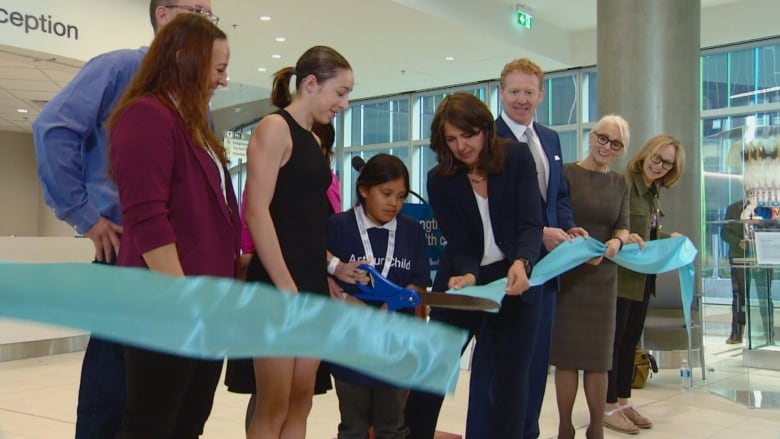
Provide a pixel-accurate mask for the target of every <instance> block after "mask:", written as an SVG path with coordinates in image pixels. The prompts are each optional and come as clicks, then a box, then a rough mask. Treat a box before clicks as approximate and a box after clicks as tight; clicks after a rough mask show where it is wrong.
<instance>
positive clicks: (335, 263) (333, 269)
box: [328, 256, 341, 276]
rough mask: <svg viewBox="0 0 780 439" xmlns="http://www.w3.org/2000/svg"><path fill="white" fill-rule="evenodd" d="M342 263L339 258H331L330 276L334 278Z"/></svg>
mask: <svg viewBox="0 0 780 439" xmlns="http://www.w3.org/2000/svg"><path fill="white" fill-rule="evenodd" d="M339 263H341V259H339V258H338V256H334V257H332V258H330V262H328V274H329V275H331V276H333V275H334V274H336V267H337V266H338V265H339Z"/></svg>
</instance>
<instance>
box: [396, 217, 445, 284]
mask: <svg viewBox="0 0 780 439" xmlns="http://www.w3.org/2000/svg"><path fill="white" fill-rule="evenodd" d="M401 213H402V214H404V215H408V216H410V217H412V218H414V219H416V220H417V221H418V222H419V223H420V226H422V228H423V231H425V239H426V241H428V262H429V263H430V264H431V271H438V270H439V261H441V255H442V253H443V252H444V246H445V245H446V244H447V241H446V240H445V239H444V236H442V234H441V230H440V229H439V222H438V221H436V218H434V216H433V209H432V208H431V205H430V204H411V203H404V207H403V208H402V209H401Z"/></svg>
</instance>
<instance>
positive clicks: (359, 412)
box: [328, 154, 431, 439]
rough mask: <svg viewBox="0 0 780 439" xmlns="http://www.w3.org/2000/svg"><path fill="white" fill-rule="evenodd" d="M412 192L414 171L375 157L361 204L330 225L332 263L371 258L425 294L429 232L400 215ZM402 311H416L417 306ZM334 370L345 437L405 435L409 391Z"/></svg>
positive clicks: (361, 186) (350, 289)
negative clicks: (370, 433)
mask: <svg viewBox="0 0 780 439" xmlns="http://www.w3.org/2000/svg"><path fill="white" fill-rule="evenodd" d="M408 193H409V172H408V171H407V169H406V167H405V166H404V164H403V162H401V160H399V159H398V158H396V157H393V156H391V155H387V154H378V155H376V156H374V157H373V158H371V160H369V161H368V162H367V163H366V165H365V166H364V167H363V169H362V170H361V172H360V176H359V177H358V179H357V197H358V204H357V205H356V206H355V207H354V208H352V209H350V210H348V211H346V212H344V213H340V214H338V215H334V216H333V217H331V219H330V221H329V223H328V250H329V251H330V253H332V254H333V262H331V266H333V267H335V266H336V265H337V264H339V263H340V262H342V261H343V262H346V263H349V262H354V261H359V260H367V261H371V262H372V263H373V265H374V267H376V269H377V271H379V272H380V273H381V274H382V275H383V276H385V277H386V278H388V279H389V280H391V281H392V282H394V283H396V284H398V285H401V286H405V287H407V288H411V289H414V290H417V291H418V292H419V293H420V294H425V292H426V288H427V287H428V286H429V285H430V284H431V280H430V266H429V264H428V247H427V241H426V239H425V233H424V232H423V229H422V227H420V224H419V223H418V222H417V221H416V220H414V219H413V218H410V217H408V216H405V215H400V214H399V213H400V212H401V207H402V206H403V202H404V199H406V195H407V194H408ZM331 271H333V270H332V269H331ZM338 284H339V286H341V288H343V289H344V292H345V293H347V294H351V293H356V292H357V291H358V290H357V288H356V287H355V285H351V284H348V283H345V282H342V281H340V280H338ZM354 300H357V299H354ZM369 305H372V306H381V303H369ZM402 312H406V313H409V314H413V313H414V309H413V308H409V309H407V310H403V311H402ZM331 372H332V373H333V376H334V377H335V379H336V394H337V395H338V398H339V411H340V412H341V423H340V424H339V429H338V430H339V434H338V437H339V438H340V439H349V438H361V439H362V438H365V437H366V435H367V433H368V430H369V428H370V427H371V426H372V425H373V426H374V435H375V437H376V438H377V439H395V438H402V437H406V433H405V432H404V429H405V427H404V424H405V423H404V419H403V407H404V402H405V401H406V395H407V390H406V389H400V388H397V387H394V386H392V385H390V384H387V383H384V382H382V381H379V380H376V379H373V378H370V377H368V376H366V375H363V374H360V373H358V372H355V371H353V370H351V369H349V368H346V367H342V366H338V365H331Z"/></svg>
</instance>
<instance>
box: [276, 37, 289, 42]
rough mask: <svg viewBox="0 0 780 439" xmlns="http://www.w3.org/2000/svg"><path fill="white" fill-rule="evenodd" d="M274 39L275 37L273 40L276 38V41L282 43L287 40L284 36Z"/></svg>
mask: <svg viewBox="0 0 780 439" xmlns="http://www.w3.org/2000/svg"><path fill="white" fill-rule="evenodd" d="M274 39H275V40H276V41H277V42H278V43H284V42H285V41H287V38H285V37H276V38H274Z"/></svg>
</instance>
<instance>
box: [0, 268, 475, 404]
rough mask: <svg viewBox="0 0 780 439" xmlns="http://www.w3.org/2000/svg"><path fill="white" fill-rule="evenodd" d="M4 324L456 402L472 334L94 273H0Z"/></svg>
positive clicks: (254, 290)
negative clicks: (25, 323)
mask: <svg viewBox="0 0 780 439" xmlns="http://www.w3.org/2000/svg"><path fill="white" fill-rule="evenodd" d="M0 315H2V316H5V317H12V318H18V319H26V320H34V321H38V322H44V323H50V324H56V325H63V326H68V327H72V328H79V329H83V330H87V331H90V332H92V333H94V334H96V335H99V336H100V337H102V338H106V339H111V340H115V341H118V342H120V343H125V344H131V345H136V346H140V347H144V348H148V349H153V350H157V351H162V352H168V353H173V354H179V355H186V356H191V357H198V358H214V359H219V358H224V357H231V358H249V357H309V358H321V359H324V360H327V361H331V362H334V363H339V364H343V365H345V366H349V367H351V368H353V369H357V370H359V371H361V372H363V373H365V374H368V375H371V376H374V377H377V378H381V379H383V380H385V381H388V382H391V383H394V384H396V385H399V386H403V387H414V388H418V389H425V390H429V391H432V392H437V393H442V394H443V393H445V392H452V391H454V389H455V384H456V381H457V377H458V370H459V366H460V349H461V346H463V344H464V343H465V341H466V333H465V332H463V331H460V330H458V329H456V328H454V327H451V326H446V325H443V324H426V323H425V322H424V321H423V320H420V319H416V318H413V317H411V316H407V315H403V314H399V313H387V312H382V311H380V310H376V309H372V308H369V307H361V306H354V305H349V304H346V303H343V302H338V301H334V300H330V298H328V297H322V296H316V295H312V294H298V295H291V294H286V293H281V292H279V291H278V290H277V289H275V288H274V287H272V286H270V285H265V284H259V283H243V282H239V281H234V280H231V279H218V278H212V277H205V276H192V277H185V278H173V277H170V276H165V275H161V274H158V273H153V272H150V271H149V270H145V269H136V268H123V267H109V266H105V265H98V264H22V263H0Z"/></svg>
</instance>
